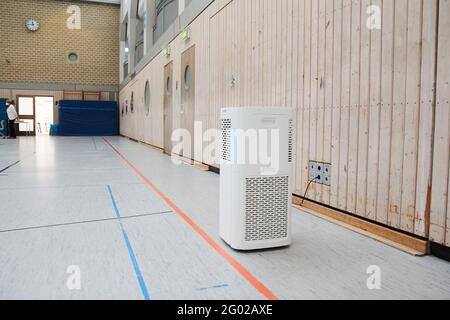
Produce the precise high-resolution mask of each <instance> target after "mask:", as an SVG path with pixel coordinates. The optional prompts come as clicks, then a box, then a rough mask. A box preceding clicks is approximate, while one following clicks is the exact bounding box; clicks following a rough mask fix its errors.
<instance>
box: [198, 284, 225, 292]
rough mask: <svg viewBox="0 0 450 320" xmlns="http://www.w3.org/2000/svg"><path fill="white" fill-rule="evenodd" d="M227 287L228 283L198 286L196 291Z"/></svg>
mask: <svg viewBox="0 0 450 320" xmlns="http://www.w3.org/2000/svg"><path fill="white" fill-rule="evenodd" d="M228 287H229V285H228V284H219V285H216V286H212V287H207V288H198V289H197V291H207V290H212V289H224V288H228Z"/></svg>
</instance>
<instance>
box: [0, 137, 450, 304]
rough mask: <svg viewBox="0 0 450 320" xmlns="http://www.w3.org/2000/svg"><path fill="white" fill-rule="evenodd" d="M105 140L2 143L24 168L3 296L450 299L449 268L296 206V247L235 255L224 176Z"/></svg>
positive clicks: (4, 239)
mask: <svg viewBox="0 0 450 320" xmlns="http://www.w3.org/2000/svg"><path fill="white" fill-rule="evenodd" d="M107 141H108V142H106V141H105V140H104V139H103V138H100V137H97V138H90V137H86V138H63V137H57V138H56V137H38V138H33V137H23V138H19V139H18V140H16V141H13V140H0V170H2V168H5V167H7V166H9V165H10V164H12V163H15V162H16V161H18V160H20V162H19V163H17V164H16V165H14V166H12V167H11V168H9V169H7V170H6V171H3V172H1V173H0V270H1V273H0V299H158V300H159V299H266V298H279V299H415V298H430V299H450V263H448V262H446V261H443V260H440V259H438V258H435V257H422V258H420V257H413V256H410V255H408V254H406V253H403V252H401V251H398V250H396V249H394V248H391V247H389V246H386V245H384V244H381V243H379V242H376V241H374V240H372V239H369V238H366V237H364V236H362V235H359V234H357V233H354V232H352V231H349V230H347V229H344V228H342V227H340V226H337V225H334V224H332V223H330V222H327V221H324V220H321V219H319V218H317V217H314V216H311V215H309V214H306V213H302V212H300V211H298V210H295V209H294V212H293V245H292V246H290V247H289V248H284V249H278V250H268V251H257V252H251V253H243V252H235V251H233V250H231V249H229V248H228V247H227V246H226V245H225V244H224V243H223V242H222V241H221V240H220V238H219V237H218V214H219V211H218V204H219V176H218V175H216V174H214V173H211V172H203V171H200V170H198V169H196V168H193V167H190V166H188V165H181V166H175V165H174V164H172V162H171V160H170V158H169V157H167V156H165V155H163V154H161V153H159V152H157V151H155V150H153V149H151V148H149V147H146V146H144V145H142V144H138V143H135V142H132V141H130V140H128V139H125V138H119V137H109V138H107ZM108 143H109V144H110V145H109V144H108ZM114 148H115V149H116V150H114ZM158 192H159V193H158ZM371 265H377V266H379V267H380V268H381V286H382V287H381V290H369V289H368V288H367V285H366V281H367V278H368V277H369V275H368V274H367V273H366V270H367V268H368V267H369V266H371ZM69 266H77V268H79V269H77V270H79V271H80V282H79V283H80V285H81V287H80V289H79V290H69V288H68V286H67V282H68V279H72V278H71V274H69V273H68V271H70V269H68V268H69ZM69 282H70V281H69Z"/></svg>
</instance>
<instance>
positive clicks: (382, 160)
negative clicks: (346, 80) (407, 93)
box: [376, 1, 395, 224]
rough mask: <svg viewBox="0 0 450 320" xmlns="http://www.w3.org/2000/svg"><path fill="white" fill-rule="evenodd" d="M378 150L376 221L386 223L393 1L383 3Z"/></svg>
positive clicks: (392, 61) (389, 148) (392, 62)
mask: <svg viewBox="0 0 450 320" xmlns="http://www.w3.org/2000/svg"><path fill="white" fill-rule="evenodd" d="M382 21H383V27H382V41H383V51H382V62H383V63H382V65H381V110H380V151H379V162H378V165H379V167H378V199H377V212H376V221H378V222H381V223H385V224H387V213H388V210H389V176H390V157H391V134H392V126H391V124H392V110H393V106H392V94H393V91H392V87H393V68H394V21H395V10H394V1H383V20H382Z"/></svg>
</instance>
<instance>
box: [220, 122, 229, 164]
mask: <svg viewBox="0 0 450 320" xmlns="http://www.w3.org/2000/svg"><path fill="white" fill-rule="evenodd" d="M221 131H222V160H225V161H231V119H222V120H221Z"/></svg>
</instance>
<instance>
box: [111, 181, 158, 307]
mask: <svg viewBox="0 0 450 320" xmlns="http://www.w3.org/2000/svg"><path fill="white" fill-rule="evenodd" d="M108 192H109V195H110V197H111V202H112V205H113V207H114V211H115V212H116V216H117V218H118V219H119V224H120V229H121V230H122V235H123V239H124V241H125V244H126V246H127V249H128V253H129V254H130V259H131V263H132V264H133V268H134V272H135V273H136V278H137V281H138V283H139V287H140V288H141V292H142V295H143V296H144V300H151V299H150V295H149V293H148V290H147V286H146V284H145V280H144V277H143V276H142V273H141V269H140V268H139V264H138V262H137V259H136V255H135V254H134V250H133V247H132V246H131V243H130V240H129V239H128V235H127V232H126V231H125V228H124V226H123V224H122V220H121V216H120V211H119V208H118V207H117V203H116V199H115V198H114V195H113V193H112V190H111V186H109V185H108Z"/></svg>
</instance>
